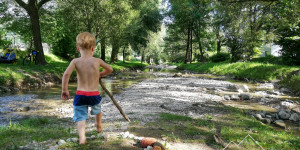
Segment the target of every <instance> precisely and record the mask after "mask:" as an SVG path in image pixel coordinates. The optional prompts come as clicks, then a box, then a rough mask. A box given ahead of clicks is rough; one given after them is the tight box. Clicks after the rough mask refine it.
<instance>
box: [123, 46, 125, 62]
mask: <svg viewBox="0 0 300 150" xmlns="http://www.w3.org/2000/svg"><path fill="white" fill-rule="evenodd" d="M123 63H125V46H124V47H123Z"/></svg>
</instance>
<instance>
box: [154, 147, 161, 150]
mask: <svg viewBox="0 0 300 150" xmlns="http://www.w3.org/2000/svg"><path fill="white" fill-rule="evenodd" d="M153 150H161V147H160V146H154V147H153Z"/></svg>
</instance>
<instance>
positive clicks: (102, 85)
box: [99, 78, 130, 122]
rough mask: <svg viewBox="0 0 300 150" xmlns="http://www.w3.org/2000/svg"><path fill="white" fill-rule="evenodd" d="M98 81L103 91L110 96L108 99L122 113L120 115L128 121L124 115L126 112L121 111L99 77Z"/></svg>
mask: <svg viewBox="0 0 300 150" xmlns="http://www.w3.org/2000/svg"><path fill="white" fill-rule="evenodd" d="M99 83H100V85H101V87H102V89H103V90H104V91H105V93H106V94H107V95H108V96H109V97H110V99H111V100H112V101H113V103H114V104H115V106H116V107H117V108H118V110H119V111H120V113H121V114H122V116H123V117H124V118H125V119H126V120H127V121H128V122H130V119H129V118H128V117H127V116H126V114H125V113H124V112H123V110H122V108H121V107H120V105H119V104H118V103H117V101H116V100H115V98H114V97H113V96H112V94H110V93H109V91H108V90H107V89H106V87H105V86H104V84H103V82H102V80H101V78H100V79H99Z"/></svg>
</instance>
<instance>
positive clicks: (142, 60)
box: [141, 48, 146, 63]
mask: <svg viewBox="0 0 300 150" xmlns="http://www.w3.org/2000/svg"><path fill="white" fill-rule="evenodd" d="M145 50H146V48H144V50H143V52H142V58H141V63H143V62H144V61H145Z"/></svg>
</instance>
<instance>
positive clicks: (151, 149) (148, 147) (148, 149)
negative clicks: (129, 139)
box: [144, 146, 153, 150]
mask: <svg viewBox="0 0 300 150" xmlns="http://www.w3.org/2000/svg"><path fill="white" fill-rule="evenodd" d="M144 150H153V147H152V146H147V148H145V149H144Z"/></svg>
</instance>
